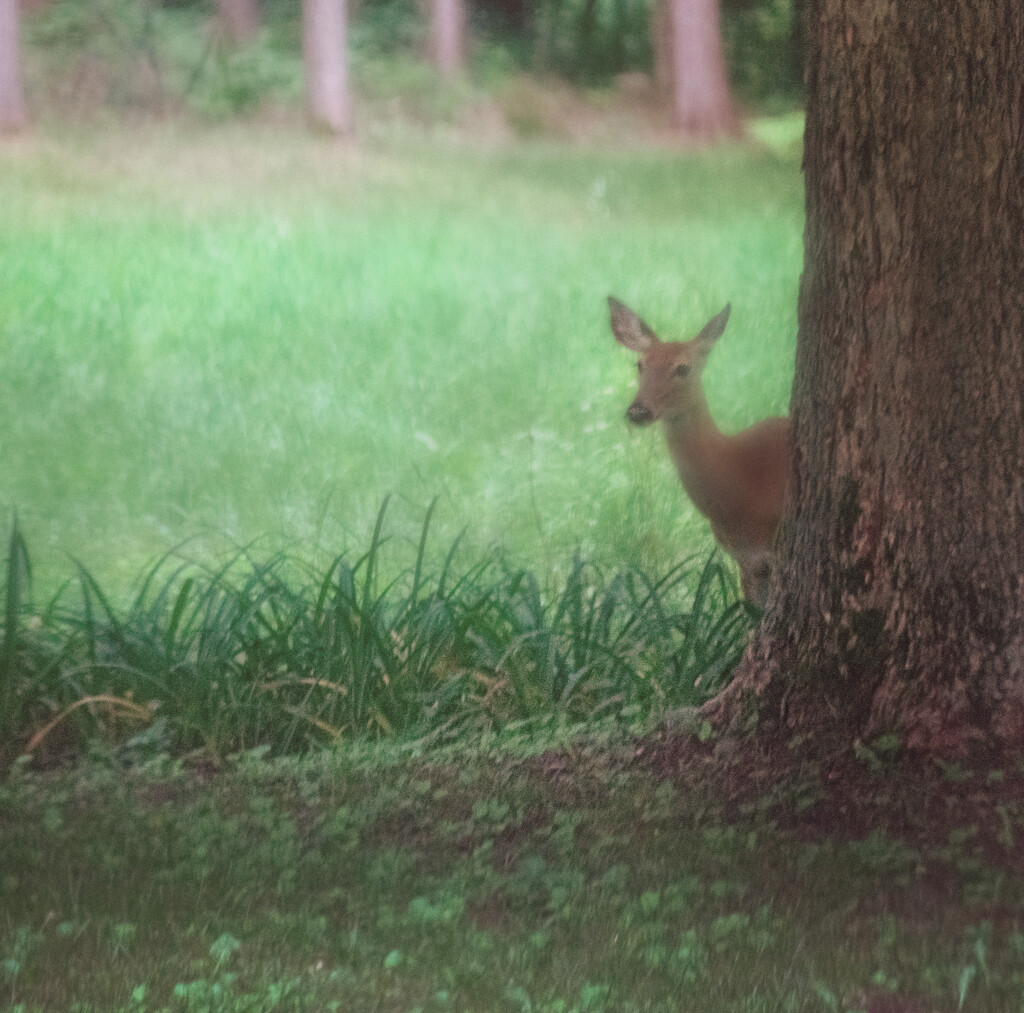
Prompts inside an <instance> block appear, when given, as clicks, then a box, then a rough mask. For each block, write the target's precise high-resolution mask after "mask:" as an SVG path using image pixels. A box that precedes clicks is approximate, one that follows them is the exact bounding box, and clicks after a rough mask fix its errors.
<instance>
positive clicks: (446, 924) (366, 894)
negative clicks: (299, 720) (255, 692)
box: [0, 724, 1024, 1013]
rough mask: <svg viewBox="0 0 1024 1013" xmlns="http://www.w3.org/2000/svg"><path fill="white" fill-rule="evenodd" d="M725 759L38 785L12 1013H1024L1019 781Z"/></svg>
mask: <svg viewBox="0 0 1024 1013" xmlns="http://www.w3.org/2000/svg"><path fill="white" fill-rule="evenodd" d="M648 731H650V729H648ZM718 752H719V754H720V755H719V757H718V758H717V759H713V758H712V743H708V744H707V745H705V746H701V745H699V744H698V743H696V741H695V740H692V739H691V740H683V739H681V738H680V737H679V736H677V735H675V734H674V733H671V732H668V731H666V730H664V729H662V730H661V731H658V730H654V733H653V734H649V735H648V736H647V737H645V738H644V739H643V740H635V739H631V738H629V737H627V736H626V735H625V734H624V733H623V732H622V731H621V730H619V731H609V730H608V729H607V728H606V729H605V730H604V731H602V730H601V729H600V727H596V728H595V727H594V726H592V727H591V728H590V729H589V730H587V731H584V730H583V729H581V728H575V729H569V728H561V729H559V727H558V726H557V724H549V726H548V727H547V729H546V730H543V729H541V730H535V732H534V733H533V734H532V735H530V734H527V733H525V732H524V731H523V730H520V731H519V732H518V733H515V732H513V733H509V734H507V735H506V736H505V737H504V738H503V739H502V740H501V741H499V740H498V739H495V738H489V739H488V738H485V739H482V740H476V741H475V742H474V743H473V744H472V745H471V746H470V745H468V744H467V743H463V744H461V745H460V746H459V747H457V748H454V749H440V750H437V749H434V750H431V749H426V748H424V747H423V746H421V745H420V746H417V745H406V746H403V747H396V746H394V745H392V746H387V747H382V746H377V747H365V746H364V747H356V746H353V747H351V748H348V749H344V750H340V751H337V752H334V753H332V754H322V755H320V756H318V757H315V758H310V759H307V760H304V761H296V760H282V761H277V762H267V761H266V759H265V758H263V757H261V756H259V755H251V754H250V755H247V756H242V757H240V758H238V760H237V761H236V762H235V763H233V764H230V765H228V767H227V768H225V769H222V770H221V771H219V772H216V771H214V770H213V769H212V768H210V767H208V766H205V765H203V764H202V763H199V764H194V763H193V764H182V763H180V762H175V761H171V760H169V759H168V758H166V757H163V758H157V759H155V760H153V761H151V762H150V763H149V764H148V765H143V766H141V767H140V766H135V767H134V768H132V769H130V770H129V769H125V768H123V767H122V766H120V765H118V764H114V765H111V764H110V763H109V762H106V763H105V762H99V763H95V764H94V765H93V766H92V767H91V768H90V769H86V770H83V769H79V770H77V771H75V772H74V773H73V774H71V775H66V774H65V775H59V774H42V775H40V774H31V773H29V772H27V771H22V772H16V774H15V776H14V777H13V778H12V780H11V781H10V782H9V783H8V785H7V786H6V787H2V788H0V837H2V839H3V841H4V869H3V874H2V877H0V989H2V991H0V1004H3V1003H7V1004H9V1005H7V1006H5V1007H4V1008H6V1009H15V1010H19V1011H26V1013H28V1011H34V1010H44V1009H45V1010H77V1011H82V1013H84V1011H86V1010H88V1011H95V1013H99V1011H103V1013H108V1011H109V1013H113V1011H118V1010H131V1011H135V1013H141V1011H143V1010H148V1011H156V1010H171V1011H240V1010H245V1011H257V1010H259V1011H262V1010H268V1011H269V1010H296V1011H297V1010H323V1011H328V1010H344V1011H348V1010H385V1011H413V1010H432V1011H444V1010H453V1011H464V1010H473V1011H481V1013H486V1011H515V1013H526V1011H546V1013H568V1011H570V1010H573V1011H584V1010H591V1011H595V1010H596V1011H611V1010H621V1011H634V1010H635V1011H639V1010H664V1011H675V1010H699V1011H737V1013H739V1011H744V1013H754V1011H759V1013H769V1011H772V1013H774V1011H789V1013H795V1011H815V1013H817V1011H824V1013H830V1011H832V1013H834V1011H847V1010H857V1011H862V1013H863V1011H870V1013H946V1011H949V1013H952V1011H956V1010H971V1011H981V1013H1015V1011H1019V1010H1021V1009H1024V921H1022V917H1021V911H1022V910H1024V879H1022V872H1024V869H1022V866H1021V837H1022V835H1024V779H1022V778H1021V776H1020V772H1019V771H1018V772H1016V774H1015V773H1014V772H1011V771H1001V772H979V773H971V772H968V771H964V770H959V769H954V768H949V769H947V770H946V771H944V772H943V771H939V770H938V769H933V770H931V771H929V770H918V771H916V772H915V773H914V776H913V777H912V778H911V779H910V780H909V781H908V780H906V779H905V775H906V771H903V772H902V773H901V774H900V775H897V774H896V773H895V769H890V768H889V767H888V765H887V763H886V758H885V757H884V756H878V755H869V753H868V752H865V754H864V755H863V756H861V757H860V759H859V760H851V762H850V763H849V764H848V765H846V766H845V767H844V769H843V770H842V771H832V772H829V773H828V774H827V775H823V774H822V773H821V772H817V771H798V772H795V773H794V774H793V775H792V776H791V777H790V779H789V781H788V786H787V787H786V788H784V789H783V788H778V787H777V786H773V783H772V779H771V777H769V776H766V775H767V774H768V773H769V767H770V766H772V765H769V767H765V768H763V769H758V768H757V766H756V765H752V764H751V763H750V762H749V761H748V760H746V759H744V760H740V759H738V758H736V759H734V761H733V762H732V763H729V762H726V763H723V762H722V761H721V750H719V751H718ZM774 764H777V765H778V766H777V767H776V769H775V770H774V774H778V773H779V772H780V770H782V769H784V766H785V761H784V759H783V760H781V761H780V760H779V759H778V758H775V759H774V760H773V765H774ZM840 774H841V776H839V775H840ZM914 814H917V815H916V816H915V815H914ZM921 814H930V815H926V818H925V819H924V820H923V821H922V820H921V819H920V816H921ZM936 814H938V815H937V816H936Z"/></svg>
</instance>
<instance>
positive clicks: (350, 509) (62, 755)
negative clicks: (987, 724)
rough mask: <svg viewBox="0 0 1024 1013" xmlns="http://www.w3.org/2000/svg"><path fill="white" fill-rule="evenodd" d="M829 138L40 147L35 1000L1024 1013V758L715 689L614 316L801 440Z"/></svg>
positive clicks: (9, 926) (220, 136)
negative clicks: (975, 767)
mask: <svg viewBox="0 0 1024 1013" xmlns="http://www.w3.org/2000/svg"><path fill="white" fill-rule="evenodd" d="M795 132H796V125H795V123H794V122H793V121H785V122H775V123H770V124H761V125H759V127H758V131H757V133H758V136H759V137H760V138H761V140H762V142H763V143H764V147H762V148H760V149H740V148H733V149H724V150H719V151H716V152H697V153H693V152H691V153H680V152H674V151H667V150H666V151H647V152H625V151H610V150H603V149H601V148H591V149H568V148H565V147H556V146H552V145H547V144H544V143H541V142H538V143H536V144H531V145H516V146H507V145H504V144H495V145H493V146H488V145H486V144H482V145H465V144H457V145H455V146H453V144H455V142H454V141H452V140H451V139H449V140H448V141H445V142H439V141H438V140H437V139H428V138H424V137H422V136H421V137H415V136H412V135H410V134H408V133H402V132H394V131H391V132H388V131H383V132H377V133H374V134H373V135H372V136H370V137H368V138H366V139H365V140H364V143H363V144H362V145H360V146H359V147H355V148H339V147H337V146H334V145H331V144H329V143H327V142H324V141H319V140H312V139H309V138H306V137H304V136H301V135H299V134H297V133H295V132H292V131H290V130H288V129H287V128H284V127H279V126H278V127H275V126H266V125H264V126H258V125H248V126H244V127H243V126H239V125H238V124H227V125H224V126H222V127H219V128H218V129H217V131H216V132H212V131H211V132H205V131H201V130H197V128H195V127H186V126H184V125H182V124H181V123H168V124H157V125H152V124H151V125H141V126H139V128H138V129H137V131H135V132H134V133H133V134H132V136H131V142H132V143H131V145H130V146H129V145H126V144H125V143H124V141H125V134H124V132H123V128H106V129H100V130H98V131H97V130H95V128H94V127H90V133H89V136H88V137H87V136H85V135H84V134H83V135H81V136H75V135H74V132H73V131H66V132H65V133H64V134H62V135H61V136H60V138H59V139H58V137H57V135H56V134H53V133H47V132H46V131H45V130H43V131H40V132H38V133H37V134H36V135H34V136H32V137H29V138H27V139H22V140H20V141H17V142H14V143H9V144H7V145H5V147H4V148H3V149H2V150H0V342H2V344H0V356H2V365H3V368H2V369H0V458H2V460H3V462H4V481H3V486H2V488H0V506H2V507H3V508H4V509H5V510H8V511H9V512H10V515H11V516H12V518H13V523H12V524H11V526H10V528H9V529H8V530H9V538H8V544H7V552H6V557H5V560H4V569H3V577H2V586H0V593H2V597H3V620H2V623H3V626H2V631H0V632H2V640H0V753H2V754H3V756H2V759H3V761H4V764H5V766H6V767H7V776H6V778H5V779H4V780H3V782H2V783H0V853H2V855H3V863H2V865H0V1007H2V1008H5V1009H11V1010H12V1011H13V1010H17V1011H19V1013H35V1011H37V1010H38V1011H43V1010H46V1011H50V1010H54V1011H56V1010H62V1011H64V1010H74V1011H77V1013H86V1011H96V1013H99V1011H104V1013H108V1011H110V1013H113V1011H133V1013H143V1011H163V1010H168V1011H174V1013H184V1011H194V1013H213V1011H217V1013H220V1011H224V1013H227V1011H263V1010H266V1011H270V1010H294V1011H298V1010H314V1009H315V1010H385V1011H413V1010H417V1011H444V1010H453V1011H454V1010H457V1011H464V1010H472V1011H475V1010H479V1011H499V1010H500V1011H506V1010H507V1011H510V1013H527V1011H538V1013H568V1011H584V1010H587V1011H623V1013H625V1011H640V1010H643V1011H656V1010H666V1011H667V1010H679V1009H694V1010H702V1011H703V1010H707V1011H715V1013H717V1011H731V1013H775V1011H780V1013H781V1011H786V1013H803V1011H808V1013H810V1011H815V1013H817V1011H826V1013H833V1011H860V1013H896V1011H900V1013H925V1011H927V1013H953V1011H957V1013H960V1011H963V1010H971V1011H979V1013H1007V1011H1018V1010H1022V1009H1024V921H1022V919H1021V914H1020V912H1021V911H1022V910H1024V879H1022V868H1021V862H1020V841H1021V839H1022V837H1024V770H1020V769H1015V770H993V771H971V770H965V769H961V768H958V767H955V766H951V767H949V768H946V769H945V770H941V769H938V768H927V769H920V768H913V767H912V766H910V765H907V766H902V767H900V766H898V765H897V763H896V760H895V754H896V753H898V743H894V742H892V741H883V740H879V741H878V742H875V743H861V744H858V749H857V751H856V755H855V756H852V757H847V758H845V759H844V760H843V761H842V762H841V763H839V764H838V765H837V766H836V767H835V768H834V769H829V770H817V769H811V770H807V769H803V768H801V769H791V766H792V761H791V758H789V757H788V756H784V755H783V756H780V755H769V756H767V757H760V758H759V757H755V756H753V755H752V754H750V755H748V754H746V753H743V752H739V751H737V749H736V744H735V743H731V742H729V741H716V740H715V738H714V733H713V730H712V729H711V728H710V726H708V725H707V724H706V722H703V721H702V720H701V719H700V716H699V714H698V713H697V712H696V711H695V710H694V709H693V708H692V706H691V705H692V704H695V703H699V702H700V701H701V700H702V699H703V698H704V696H705V695H706V694H708V693H710V692H713V691H714V689H715V688H716V686H717V685H718V684H719V681H720V680H721V679H723V678H725V677H727V674H728V670H729V668H730V665H731V664H732V662H733V660H734V659H735V657H736V655H737V652H738V651H739V650H741V649H742V645H743V642H744V636H745V629H746V620H747V616H746V614H745V612H744V611H743V610H742V608H741V607H740V606H738V605H736V604H735V601H734V597H735V590H734V587H733V578H732V575H731V570H730V568H729V566H727V565H725V564H723V563H722V562H721V561H720V560H716V559H712V560H711V561H710V562H706V560H707V558H708V557H707V549H708V548H709V540H708V537H707V534H706V529H705V528H704V527H703V525H702V523H701V522H699V521H698V520H697V519H696V518H695V517H694V516H693V514H692V512H691V511H689V509H688V508H687V507H686V505H685V502H684V500H683V498H682V496H681V494H680V492H679V490H678V488H677V481H676V479H675V477H674V475H673V474H672V473H671V469H670V467H669V465H668V463H667V461H666V459H665V458H666V455H665V453H664V450H663V448H662V447H661V446H660V444H659V442H658V440H657V438H656V437H654V436H652V434H650V433H647V434H636V435H627V434H626V431H625V428H624V426H623V425H622V423H621V421H620V420H621V416H622V412H623V410H624V406H625V404H626V403H628V400H629V398H630V396H631V391H630V387H631V383H632V382H633V380H632V374H633V370H632V363H631V362H630V361H629V360H628V358H627V357H624V356H621V355H619V353H618V350H617V349H616V348H615V346H614V344H613V342H612V341H611V338H610V336H609V334H608V332H607V323H606V321H605V319H604V307H603V298H604V295H605V294H607V293H608V292H614V293H615V294H617V295H619V296H620V297H622V298H623V299H626V300H627V301H629V302H630V303H631V304H633V305H635V306H636V308H637V309H638V310H639V311H640V312H642V313H643V315H644V316H645V317H646V318H647V319H649V320H650V322H651V323H652V324H653V325H654V326H656V327H657V328H658V329H659V330H661V331H662V332H664V333H665V335H666V336H673V335H674V334H685V333H687V332H689V331H692V330H694V329H695V328H696V327H698V326H699V325H700V324H702V323H703V322H704V320H705V319H706V318H707V317H708V316H710V314H711V313H713V312H715V311H717V310H718V309H719V308H720V306H721V304H722V303H723V302H725V301H726V300H731V301H732V303H733V320H732V322H731V327H730V332H729V334H728V335H727V337H726V339H725V341H724V342H723V343H722V344H721V346H720V348H719V349H717V350H716V352H715V356H714V358H713V359H712V363H711V367H710V373H709V377H708V387H709V396H710V400H711V402H712V407H713V410H714V411H715V414H716V416H717V417H718V418H719V419H720V421H721V422H722V424H723V426H725V427H726V428H736V427H739V426H742V425H744V424H746V423H748V422H750V421H753V420H754V419H755V418H757V417H759V416H763V415H765V414H768V413H769V412H777V411H782V410H784V407H785V403H786V392H787V389H788V386H789V375H788V374H789V369H790V366H789V363H790V362H791V358H792V356H791V350H792V340H793V329H794V328H793V312H794V306H795V298H794V296H795V287H796V277H797V271H798V262H799V234H800V225H801V211H800V196H799V179H798V166H797V155H796V153H795V152H794V145H793V140H794V136H795ZM69 557H71V558H69ZM153 560H156V562H153ZM28 738H32V739H33V740H34V741H32V742H30V743H28V742H26V739H28ZM885 738H886V739H889V738H891V737H885ZM12 743H13V744H14V745H15V746H16V747H17V748H12ZM325 745H329V746H330V748H320V747H321V746H325ZM29 747H30V751H31V752H32V753H33V755H34V759H35V760H45V761H48V762H49V763H50V764H51V769H49V770H42V769H38V765H34V764H33V762H31V761H30V760H28V759H27V758H24V757H22V758H18V757H17V753H18V752H19V751H21V750H23V749H25V748H29ZM69 758H71V759H74V761H75V765H74V766H73V767H70V766H67V764H68V763H69ZM58 761H63V763H64V764H65V767H64V768H62V767H61V764H60V763H59V762H58Z"/></svg>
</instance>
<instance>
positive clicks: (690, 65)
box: [652, 0, 740, 140]
mask: <svg viewBox="0 0 1024 1013" xmlns="http://www.w3.org/2000/svg"><path fill="white" fill-rule="evenodd" d="M652 26H653V29H654V54H655V80H656V81H657V82H659V83H662V82H667V83H668V85H669V86H670V88H671V95H672V109H673V115H674V118H675V122H676V126H677V127H679V129H680V130H681V131H682V132H683V133H685V134H687V135H688V136H690V137H694V138H697V139H701V140H705V139H714V138H716V137H721V136H725V135H735V134H738V133H739V132H740V119H739V116H738V115H737V112H736V107H735V105H734V104H733V100H732V95H731V93H730V91H729V79H728V77H727V76H726V72H725V60H724V58H723V56H722V33H721V23H720V17H719V10H718V0H662V2H661V3H659V4H658V5H657V6H656V8H655V12H654V15H653V17H652Z"/></svg>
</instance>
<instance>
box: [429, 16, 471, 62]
mask: <svg viewBox="0 0 1024 1013" xmlns="http://www.w3.org/2000/svg"><path fill="white" fill-rule="evenodd" d="M431 7H432V10H431V26H430V28H431V39H430V48H431V54H432V56H433V59H434V65H435V66H436V67H437V69H438V71H439V72H440V74H441V76H442V77H447V78H451V77H455V76H456V75H458V74H461V73H462V70H463V67H464V66H465V62H466V53H465V50H466V41H465V26H466V11H465V7H464V5H463V0H431Z"/></svg>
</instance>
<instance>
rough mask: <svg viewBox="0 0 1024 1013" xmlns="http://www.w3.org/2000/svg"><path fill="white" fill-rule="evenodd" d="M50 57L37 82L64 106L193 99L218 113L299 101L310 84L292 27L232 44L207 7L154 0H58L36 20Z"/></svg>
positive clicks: (36, 47)
mask: <svg viewBox="0 0 1024 1013" xmlns="http://www.w3.org/2000/svg"><path fill="white" fill-rule="evenodd" d="M26 38H27V39H28V41H29V42H30V43H31V44H32V48H33V53H34V54H35V55H36V56H37V57H38V60H39V61H40V64H41V65H40V66H38V67H35V69H34V71H32V79H33V82H32V83H33V89H34V91H35V92H36V93H37V94H39V95H40V96H49V101H50V102H51V103H52V104H54V105H57V106H58V107H60V108H64V109H71V110H76V109H83V108H89V107H92V106H101V105H109V106H113V107H116V108H122V109H148V110H153V111H166V110H177V109H181V108H189V109H192V110H193V111H195V112H197V113H199V114H200V115H203V116H206V117H209V118H211V119H222V118H224V117H226V116H229V115H235V114H238V113H244V112H247V111H251V110H252V109H254V108H256V107H257V106H259V105H261V104H263V103H266V102H268V101H283V100H288V101H294V100H295V99H296V98H297V97H298V96H299V95H300V94H301V90H302V70H301V63H300V56H299V53H298V52H297V50H294V49H290V46H289V42H290V38H289V33H288V32H287V30H277V29H276V28H275V29H274V30H271V29H269V28H268V29H266V30H264V31H262V32H261V33H260V34H259V35H258V36H257V37H256V38H255V39H254V40H253V41H252V42H251V43H248V44H246V45H245V46H231V45H229V44H228V43H227V42H226V41H225V40H224V39H223V38H222V36H221V35H220V33H219V32H217V31H216V30H215V28H214V26H213V23H212V22H211V21H210V20H209V19H208V18H207V17H206V13H205V12H204V11H203V10H201V9H197V8H194V7H191V6H163V5H160V4H157V3H153V2H150V0H96V2H94V3H87V4H83V3H79V2H77V0H53V2H51V3H48V4H46V5H45V6H44V7H42V9H41V10H40V11H38V12H37V13H35V14H34V15H33V16H32V17H31V18H28V19H26Z"/></svg>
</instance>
